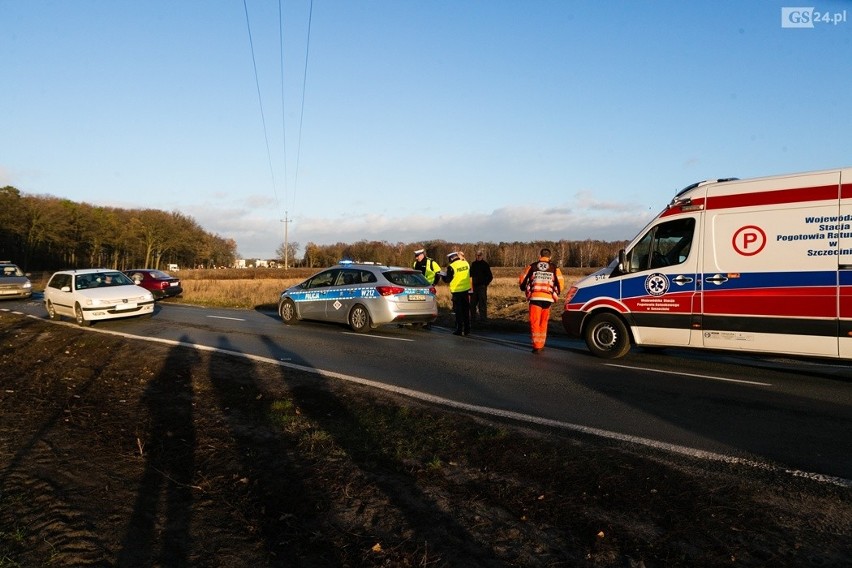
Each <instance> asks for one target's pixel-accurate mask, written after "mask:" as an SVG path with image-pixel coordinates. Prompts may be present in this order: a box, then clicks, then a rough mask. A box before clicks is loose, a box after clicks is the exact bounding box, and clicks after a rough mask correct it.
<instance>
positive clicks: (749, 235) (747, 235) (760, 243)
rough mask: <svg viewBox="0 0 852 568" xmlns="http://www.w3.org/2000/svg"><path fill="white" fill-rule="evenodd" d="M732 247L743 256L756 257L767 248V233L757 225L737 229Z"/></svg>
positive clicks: (732, 240)
mask: <svg viewBox="0 0 852 568" xmlns="http://www.w3.org/2000/svg"><path fill="white" fill-rule="evenodd" d="M731 245H733V247H734V250H735V251H737V253H738V254H741V255H742V256H754V255H756V254H757V253H759V252H760V251H762V250H763V247H765V246H766V233H764V232H763V229H761V228H760V227H758V226H756V225H746V226H745V227H741V228H739V229H737V231H736V232H735V233H734V237H733V239H731Z"/></svg>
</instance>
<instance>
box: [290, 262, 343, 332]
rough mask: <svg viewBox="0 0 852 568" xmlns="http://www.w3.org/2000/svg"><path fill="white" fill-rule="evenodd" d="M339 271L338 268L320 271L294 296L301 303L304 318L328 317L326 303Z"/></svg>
mask: <svg viewBox="0 0 852 568" xmlns="http://www.w3.org/2000/svg"><path fill="white" fill-rule="evenodd" d="M338 272H339V270H338V269H331V270H326V271H324V272H320V273H319V274H317V275H316V276H314V277H313V278H311V279H310V280H309V281H308V282H307V285H306V286H305V290H304V292H301V293H299V295H298V297H294V300H296V301H297V302H298V304H299V314H300V315H301V316H302V317H303V318H305V319H319V320H324V319H325V318H326V315H325V311H326V306H325V305H326V302H327V300H328V297H329V294H330V292H331V290H332V288H331V286H332V284H334V279H335V278H336V277H337V273H338Z"/></svg>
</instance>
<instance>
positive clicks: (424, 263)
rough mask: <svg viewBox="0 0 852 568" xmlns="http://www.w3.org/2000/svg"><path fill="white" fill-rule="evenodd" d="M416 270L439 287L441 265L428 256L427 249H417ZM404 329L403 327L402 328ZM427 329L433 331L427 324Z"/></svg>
mask: <svg viewBox="0 0 852 568" xmlns="http://www.w3.org/2000/svg"><path fill="white" fill-rule="evenodd" d="M411 266H412V268H414V269H415V270H419V271H420V272H421V273H423V276H425V277H426V280H428V281H429V284H431V285H432V286H437V285H438V281H439V280H440V279H441V265H440V264H438V263H437V262H435V261H434V260H432V259H431V258H430V257H428V256H426V249H422V248H421V249H417V250H416V251H414V264H413V265H411ZM400 327H402V326H400ZM423 327H424V328H425V329H432V324H431V322H430V323H426V324H424V325H423Z"/></svg>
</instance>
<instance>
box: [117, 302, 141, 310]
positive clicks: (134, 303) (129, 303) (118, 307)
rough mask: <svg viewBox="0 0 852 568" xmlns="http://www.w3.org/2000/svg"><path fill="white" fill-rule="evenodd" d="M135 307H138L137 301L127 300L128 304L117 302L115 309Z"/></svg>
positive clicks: (131, 308) (132, 308)
mask: <svg viewBox="0 0 852 568" xmlns="http://www.w3.org/2000/svg"><path fill="white" fill-rule="evenodd" d="M135 309H136V302H127V303H126V304H116V305H115V310H116V311H120V310H135Z"/></svg>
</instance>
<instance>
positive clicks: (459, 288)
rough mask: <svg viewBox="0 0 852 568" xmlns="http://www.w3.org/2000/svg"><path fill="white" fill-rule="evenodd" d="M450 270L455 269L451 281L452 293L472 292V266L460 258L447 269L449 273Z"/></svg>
mask: <svg viewBox="0 0 852 568" xmlns="http://www.w3.org/2000/svg"><path fill="white" fill-rule="evenodd" d="M450 268H452V269H453V274H452V279H451V280H450V292H453V293H454V292H467V291H468V290H470V288H471V282H470V264H468V263H467V261H466V260H462V259H460V258H459V259H457V260H454V261H453V262H451V263H450V265H449V266H448V267H447V272H448V273H449V269H450ZM447 276H449V274H447Z"/></svg>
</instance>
